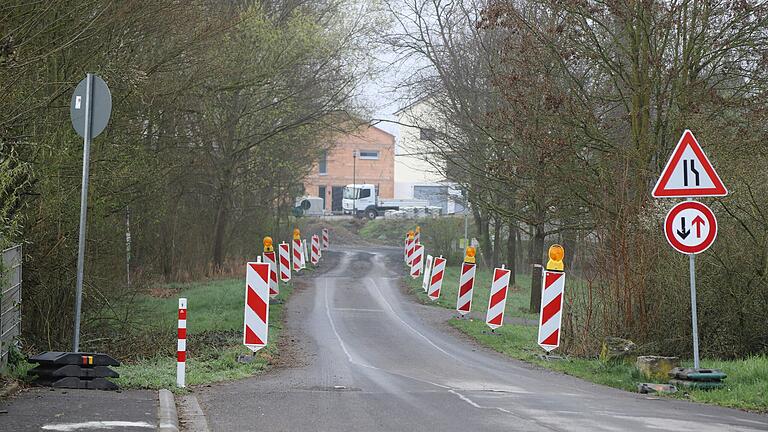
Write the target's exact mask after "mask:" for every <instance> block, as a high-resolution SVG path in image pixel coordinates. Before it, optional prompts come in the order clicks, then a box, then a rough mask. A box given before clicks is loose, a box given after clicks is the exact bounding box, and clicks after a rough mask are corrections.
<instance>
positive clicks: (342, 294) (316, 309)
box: [199, 248, 768, 432]
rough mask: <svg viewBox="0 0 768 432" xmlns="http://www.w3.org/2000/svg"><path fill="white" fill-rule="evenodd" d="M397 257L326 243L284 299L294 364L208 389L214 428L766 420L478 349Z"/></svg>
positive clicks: (753, 423) (647, 427) (700, 429)
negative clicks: (404, 286)
mask: <svg viewBox="0 0 768 432" xmlns="http://www.w3.org/2000/svg"><path fill="white" fill-rule="evenodd" d="M401 257H402V254H401V253H400V250H399V249H395V248H393V249H385V248H379V249H362V248H361V249H347V250H345V251H343V252H341V251H337V252H334V251H331V252H327V253H324V256H323V260H324V261H323V268H322V269H321V270H320V271H318V272H317V273H316V274H315V276H313V277H312V278H311V279H307V280H306V285H308V286H305V287H304V288H303V289H298V290H297V291H296V293H295V294H294V297H293V298H292V299H291V301H290V303H289V305H288V308H287V310H288V335H289V336H288V337H289V338H290V339H292V342H291V343H292V345H293V348H292V350H296V351H298V352H295V353H294V356H295V357H296V358H295V363H294V364H292V365H290V366H286V367H282V368H278V369H277V370H275V371H273V372H271V373H268V374H266V375H263V376H259V377H255V378H252V379H248V380H243V381H238V382H232V383H227V384H220V385H215V386H212V387H210V388H206V389H204V390H203V391H202V392H201V394H199V398H200V402H201V405H202V408H203V411H204V412H205V414H206V416H207V418H208V423H209V425H210V427H211V429H212V430H214V431H246V430H253V431H441V432H449V431H457V432H467V431H485V430H488V431H491V430H495V431H499V430H503V431H590V432H593V431H667V430H668V431H695V432H710V431H711V432H722V431H766V430H768V417H766V416H762V415H758V414H749V413H743V412H740V411H736V410H730V409H725V408H718V407H712V406H704V405H698V404H693V403H688V402H685V401H679V400H671V399H664V398H654V397H648V396H644V395H639V394H633V393H628V392H623V391H620V390H615V389H611V388H607V387H603V386H598V385H593V384H589V383H586V382H584V381H581V380H578V379H575V378H572V377H568V376H564V375H560V374H557V373H554V372H550V371H545V370H539V369H535V368H532V367H530V366H527V365H525V364H524V363H521V362H518V361H514V360H510V359H506V358H503V357H502V356H501V355H499V354H497V353H493V352H489V351H487V350H485V349H483V348H478V347H477V346H475V345H474V344H473V343H471V342H470V341H468V340H466V339H465V338H462V337H461V336H459V335H457V334H456V333H455V331H454V330H452V329H450V328H447V326H445V325H444V323H443V321H444V320H445V317H446V313H449V312H448V311H445V310H440V309H437V308H433V307H430V306H424V305H419V304H417V303H416V302H414V301H413V300H412V299H411V298H410V297H409V296H408V295H407V294H404V293H403V292H402V291H401V288H400V282H399V281H400V277H401V274H402V263H401ZM446 283H453V282H452V281H446ZM289 351H290V350H289Z"/></svg>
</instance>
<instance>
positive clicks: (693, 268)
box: [688, 254, 699, 369]
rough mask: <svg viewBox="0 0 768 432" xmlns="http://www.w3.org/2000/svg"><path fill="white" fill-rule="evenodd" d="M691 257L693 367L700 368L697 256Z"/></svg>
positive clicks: (691, 255)
mask: <svg viewBox="0 0 768 432" xmlns="http://www.w3.org/2000/svg"><path fill="white" fill-rule="evenodd" d="M688 256H689V259H690V261H689V270H690V272H691V325H692V326H693V367H694V368H696V369H698V368H699V323H698V316H697V312H696V255H695V254H690V255H688Z"/></svg>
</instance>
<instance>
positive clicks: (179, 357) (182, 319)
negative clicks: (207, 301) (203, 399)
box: [176, 298, 187, 387]
mask: <svg viewBox="0 0 768 432" xmlns="http://www.w3.org/2000/svg"><path fill="white" fill-rule="evenodd" d="M186 372H187V299H185V298H180V299H179V342H178V345H177V346H176V386H177V387H186V386H185V384H184V378H185V375H186Z"/></svg>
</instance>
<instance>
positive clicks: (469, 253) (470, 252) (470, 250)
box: [464, 246, 476, 264]
mask: <svg viewBox="0 0 768 432" xmlns="http://www.w3.org/2000/svg"><path fill="white" fill-rule="evenodd" d="M475 253H476V251H475V248H474V247H473V246H468V247H467V250H466V252H465V253H464V262H465V263H470V264H474V263H475Z"/></svg>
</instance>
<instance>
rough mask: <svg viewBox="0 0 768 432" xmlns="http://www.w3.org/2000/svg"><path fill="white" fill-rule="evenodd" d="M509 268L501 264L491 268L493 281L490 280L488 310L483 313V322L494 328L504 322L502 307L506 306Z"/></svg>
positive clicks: (492, 329)
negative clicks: (499, 266)
mask: <svg viewBox="0 0 768 432" xmlns="http://www.w3.org/2000/svg"><path fill="white" fill-rule="evenodd" d="M511 273H512V271H511V270H508V269H506V268H505V267H504V266H503V265H502V266H501V268H496V269H494V270H493V282H491V294H490V295H489V296H488V312H487V313H486V314H485V323H486V324H487V325H488V327H490V328H491V331H494V330H496V329H497V328H499V327H501V326H502V325H503V324H504V309H505V308H506V307H507V291H509V279H510V274H511Z"/></svg>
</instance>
